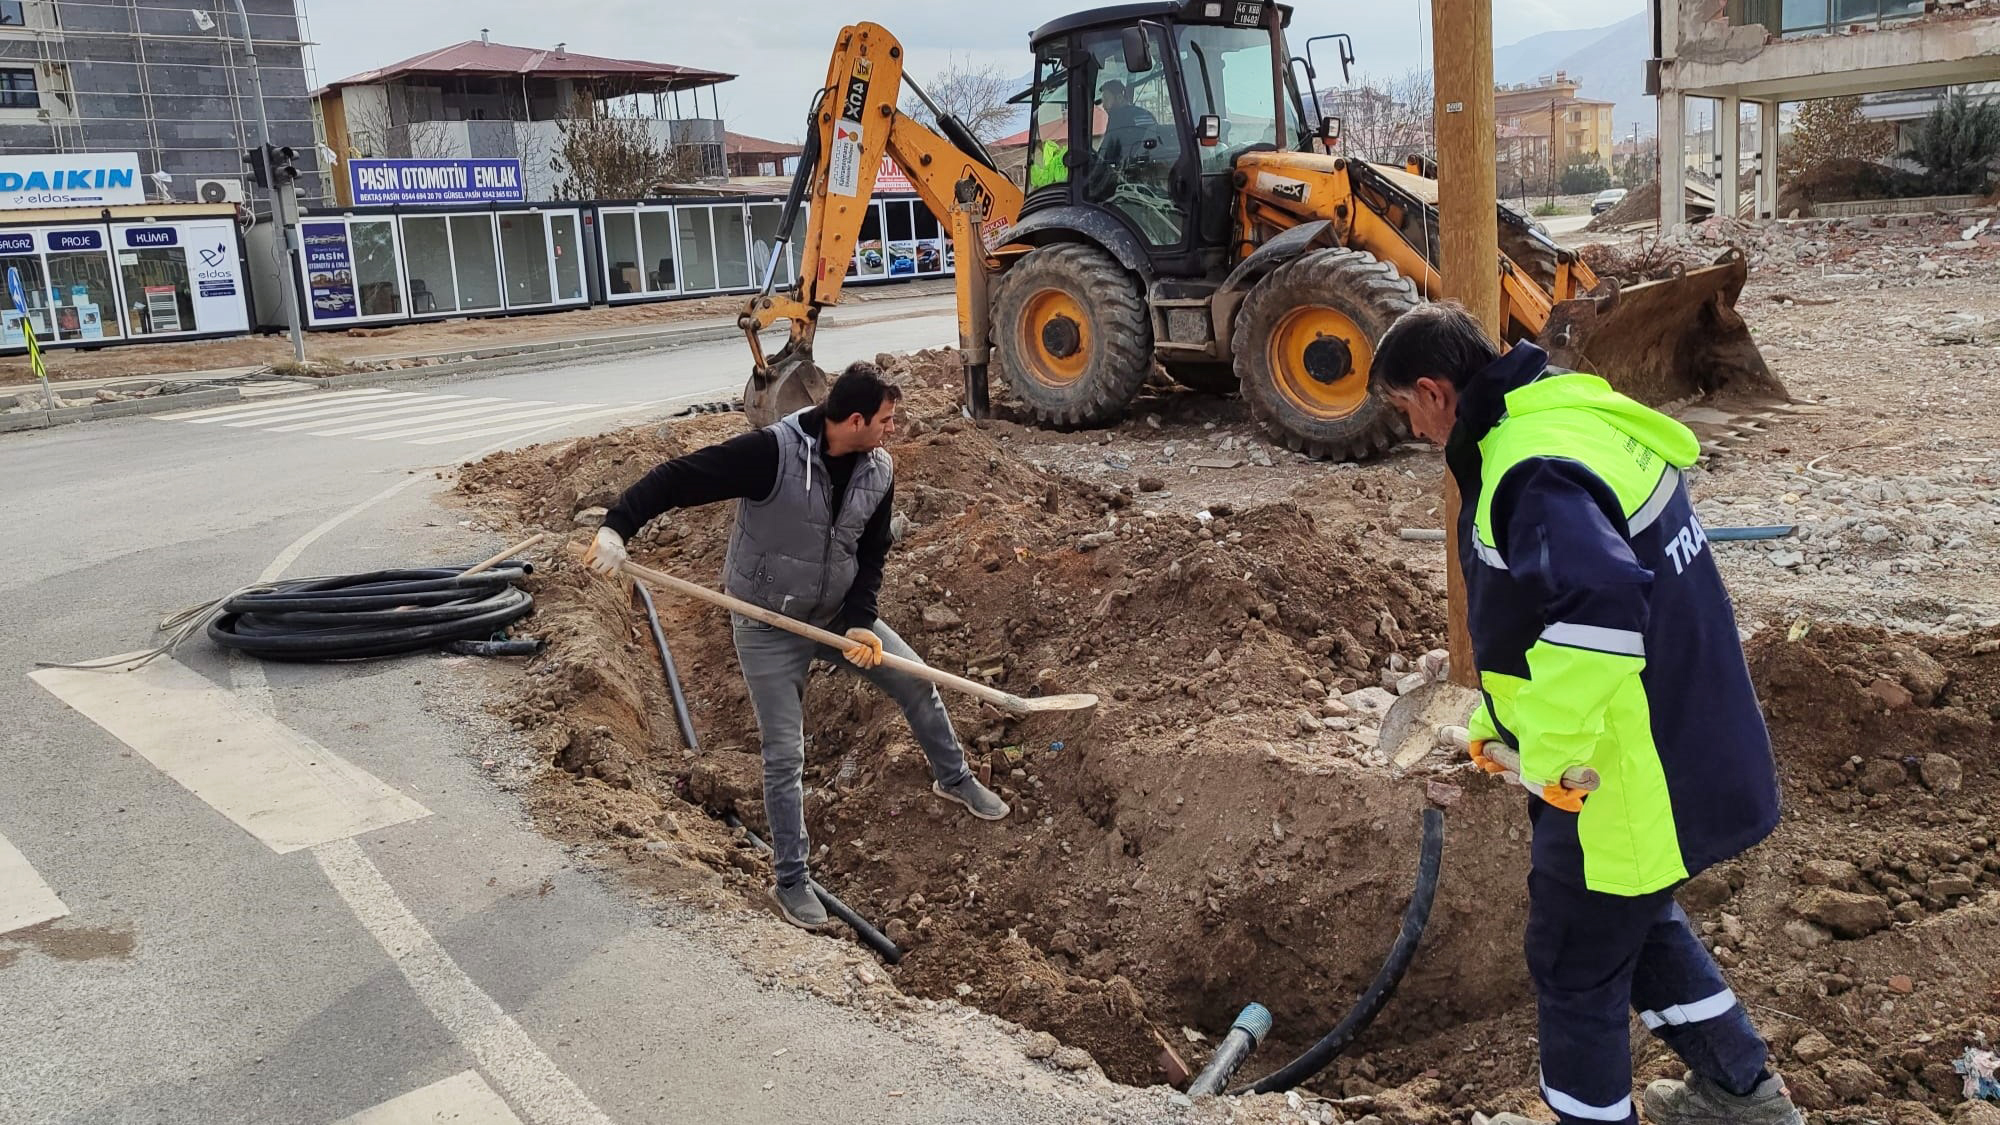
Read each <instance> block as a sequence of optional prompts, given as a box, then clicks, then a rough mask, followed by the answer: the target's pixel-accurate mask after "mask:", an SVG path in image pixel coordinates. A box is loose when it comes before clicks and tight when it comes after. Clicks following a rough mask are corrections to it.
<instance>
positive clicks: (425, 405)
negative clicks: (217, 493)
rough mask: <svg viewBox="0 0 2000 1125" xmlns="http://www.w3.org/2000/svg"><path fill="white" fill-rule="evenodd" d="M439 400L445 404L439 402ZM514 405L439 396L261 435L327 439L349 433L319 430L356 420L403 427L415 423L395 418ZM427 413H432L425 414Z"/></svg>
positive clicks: (279, 428)
mask: <svg viewBox="0 0 2000 1125" xmlns="http://www.w3.org/2000/svg"><path fill="white" fill-rule="evenodd" d="M440 399H443V400H447V401H439V400H440ZM518 405H519V403H516V402H514V401H513V400H511V399H504V398H491V397H478V398H462V397H460V396H458V395H439V396H437V398H434V399H427V400H425V401H423V402H417V403H410V404H407V405H398V404H396V403H393V402H392V403H388V404H386V405H385V406H383V407H381V408H378V409H372V410H369V409H364V410H356V411H352V412H351V417H347V418H326V417H318V418H308V419H306V420H305V421H303V422H293V423H292V424H291V425H288V426H272V427H270V428H268V429H267V430H266V431H265V432H266V433H273V434H289V433H292V432H294V431H296V430H311V431H312V432H313V433H314V434H317V435H318V436H320V437H331V436H332V435H334V434H344V433H349V432H351V430H323V429H320V428H319V427H321V426H345V425H348V424H349V423H352V422H355V421H356V420H361V421H363V422H365V423H366V424H365V425H364V426H362V427H361V428H364V429H365V428H368V427H372V426H407V425H409V424H410V423H411V422H413V421H415V420H416V419H413V418H397V417H395V416H396V415H399V414H419V415H422V416H423V417H425V418H430V417H441V416H443V415H444V414H447V413H449V412H452V411H458V412H466V411H468V410H504V409H506V408H507V407H509V406H518ZM427 411H431V412H435V413H426V412H427ZM382 418H389V419H391V420H390V421H387V422H383V421H379V420H378V419H382Z"/></svg>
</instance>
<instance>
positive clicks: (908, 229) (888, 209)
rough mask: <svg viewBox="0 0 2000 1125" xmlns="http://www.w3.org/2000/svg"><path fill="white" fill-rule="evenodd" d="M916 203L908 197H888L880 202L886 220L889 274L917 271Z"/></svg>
mask: <svg viewBox="0 0 2000 1125" xmlns="http://www.w3.org/2000/svg"><path fill="white" fill-rule="evenodd" d="M915 208H916V203H915V202H914V201H912V200H908V199H890V200H885V201H883V203H882V214H883V216H884V217H885V218H886V219H887V220H888V221H887V222H886V223H885V224H884V226H885V227H886V228H887V231H888V235H889V240H888V248H887V249H888V256H889V276H890V277H912V276H915V274H916V272H917V217H916V214H915Z"/></svg>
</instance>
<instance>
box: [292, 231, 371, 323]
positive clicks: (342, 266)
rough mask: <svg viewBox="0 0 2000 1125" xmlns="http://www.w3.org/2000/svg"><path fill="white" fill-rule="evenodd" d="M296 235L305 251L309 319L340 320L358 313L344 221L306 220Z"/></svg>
mask: <svg viewBox="0 0 2000 1125" xmlns="http://www.w3.org/2000/svg"><path fill="white" fill-rule="evenodd" d="M299 236H300V240H301V241H302V242H303V243H304V245H305V251H306V255H305V264H306V299H307V300H309V301H310V302H312V318H313V319H314V320H342V319H349V318H352V317H354V316H356V315H358V313H359V310H358V309H357V308H355V303H354V255H353V254H352V253H351V252H350V251H349V249H348V243H347V224H346V223H306V224H303V225H302V226H301V227H300V228H299Z"/></svg>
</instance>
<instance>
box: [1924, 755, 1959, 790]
mask: <svg viewBox="0 0 2000 1125" xmlns="http://www.w3.org/2000/svg"><path fill="white" fill-rule="evenodd" d="M1917 776H1918V777H1920V778H1922V779H1923V782H1924V788H1926V789H1928V790H1930V791H1931V792H1933V793H1956V792H1958V789H1959V786H1960V785H1962V784H1964V780H1965V770H1964V769H1963V767H1961V766H1960V765H1959V764H1958V759H1957V758H1954V757H1952V756H1951V755H1949V754H1926V755H1924V760H1923V762H1922V763H1921V764H1919V765H1918V766H1917Z"/></svg>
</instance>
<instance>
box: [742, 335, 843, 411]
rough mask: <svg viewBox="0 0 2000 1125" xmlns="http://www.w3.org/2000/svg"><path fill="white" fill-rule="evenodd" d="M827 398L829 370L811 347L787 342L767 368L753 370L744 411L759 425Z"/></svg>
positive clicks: (744, 398)
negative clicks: (814, 357) (799, 347)
mask: <svg viewBox="0 0 2000 1125" xmlns="http://www.w3.org/2000/svg"><path fill="white" fill-rule="evenodd" d="M825 398H826V372H824V371H821V370H820V368H819V364H817V363H814V362H813V357H812V351H811V350H810V349H798V348H797V345H794V344H787V345H785V347H784V349H783V350H782V351H780V352H779V353H778V354H777V355H775V356H773V357H772V358H771V362H770V365H769V366H768V367H767V369H766V370H764V371H752V372H751V373H750V381H749V382H748V383H747V384H745V385H744V387H743V414H744V416H745V417H747V418H748V419H749V420H750V424H751V425H752V426H755V427H757V428H759V429H762V428H763V427H765V426H768V425H770V424H771V423H773V422H776V421H777V420H778V419H780V418H783V417H784V416H786V415H787V414H791V413H793V412H795V411H799V410H804V409H805V408H806V407H808V406H812V405H814V404H816V403H818V402H820V401H821V400H823V399H825Z"/></svg>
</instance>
